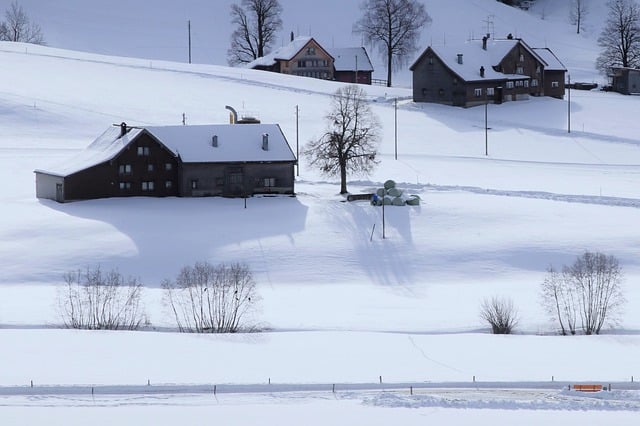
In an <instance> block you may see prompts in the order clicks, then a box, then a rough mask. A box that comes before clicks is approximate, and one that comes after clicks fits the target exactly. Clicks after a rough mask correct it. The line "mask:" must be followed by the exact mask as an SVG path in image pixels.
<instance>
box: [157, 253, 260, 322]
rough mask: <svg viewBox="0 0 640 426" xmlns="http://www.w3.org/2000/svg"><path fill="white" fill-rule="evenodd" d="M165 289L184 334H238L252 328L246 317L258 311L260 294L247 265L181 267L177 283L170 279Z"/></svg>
mask: <svg viewBox="0 0 640 426" xmlns="http://www.w3.org/2000/svg"><path fill="white" fill-rule="evenodd" d="M162 286H163V288H164V289H165V301H166V302H167V305H168V306H169V307H170V309H171V311H172V313H173V315H174V318H175V320H176V324H177V326H178V329H179V330H180V331H182V332H189V333H235V332H237V331H240V330H241V329H245V330H249V329H251V326H250V325H249V324H247V317H248V316H249V314H250V313H251V312H252V311H253V310H254V309H255V304H256V302H257V301H258V295H257V293H256V284H255V281H254V280H253V275H252V274H251V271H250V270H249V267H248V266H247V265H243V264H239V263H234V264H231V265H225V264H220V265H218V266H213V265H211V264H210V263H207V262H197V263H196V264H195V265H194V266H186V267H184V268H182V270H181V271H180V274H178V277H177V278H176V281H175V282H172V281H168V280H167V281H165V282H164V283H163V284H162Z"/></svg>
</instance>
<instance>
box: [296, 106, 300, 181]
mask: <svg viewBox="0 0 640 426" xmlns="http://www.w3.org/2000/svg"><path fill="white" fill-rule="evenodd" d="M299 117H300V108H298V105H296V176H300V131H299V128H298V121H299V120H298V119H299Z"/></svg>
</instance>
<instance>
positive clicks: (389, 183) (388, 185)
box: [384, 179, 396, 191]
mask: <svg viewBox="0 0 640 426" xmlns="http://www.w3.org/2000/svg"><path fill="white" fill-rule="evenodd" d="M395 187H396V183H395V182H394V181H392V180H391V179H389V180H388V181H386V182H385V183H384V189H386V190H387V191H388V190H390V189H391V188H395Z"/></svg>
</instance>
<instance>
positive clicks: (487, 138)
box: [484, 95, 489, 157]
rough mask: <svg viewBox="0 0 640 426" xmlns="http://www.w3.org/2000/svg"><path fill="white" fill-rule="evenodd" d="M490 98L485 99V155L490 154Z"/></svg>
mask: <svg viewBox="0 0 640 426" xmlns="http://www.w3.org/2000/svg"><path fill="white" fill-rule="evenodd" d="M488 110H489V100H488V99H487V98H486V95H485V100H484V155H485V157H486V156H488V155H489V118H488V113H489V111H488Z"/></svg>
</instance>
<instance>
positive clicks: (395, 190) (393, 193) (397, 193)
mask: <svg viewBox="0 0 640 426" xmlns="http://www.w3.org/2000/svg"><path fill="white" fill-rule="evenodd" d="M387 195H390V196H392V197H399V196H401V195H402V190H401V189H398V188H396V187H393V188H390V189H388V190H387Z"/></svg>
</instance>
